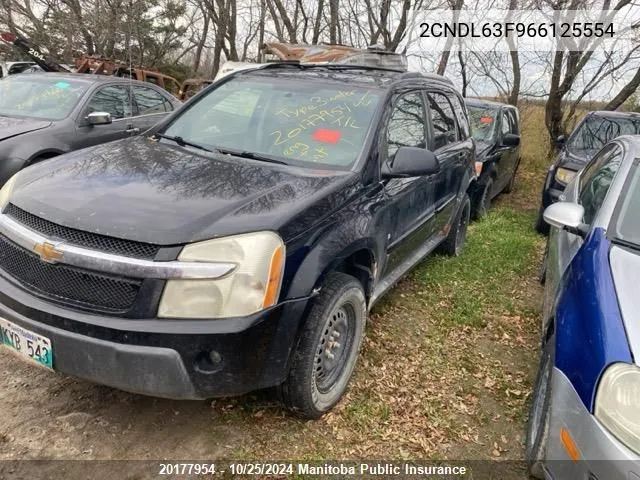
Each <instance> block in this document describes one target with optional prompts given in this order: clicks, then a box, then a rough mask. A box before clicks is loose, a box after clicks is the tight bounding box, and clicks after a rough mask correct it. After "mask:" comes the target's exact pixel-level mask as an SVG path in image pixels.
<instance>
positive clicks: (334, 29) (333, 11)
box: [329, 0, 339, 44]
mask: <svg viewBox="0 0 640 480" xmlns="http://www.w3.org/2000/svg"><path fill="white" fill-rule="evenodd" d="M338 7H339V0H329V43H332V44H336V43H338Z"/></svg>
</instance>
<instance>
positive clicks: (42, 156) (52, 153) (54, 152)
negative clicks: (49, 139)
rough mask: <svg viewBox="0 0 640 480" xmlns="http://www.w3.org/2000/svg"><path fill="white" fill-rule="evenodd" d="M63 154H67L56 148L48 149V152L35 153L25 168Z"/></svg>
mask: <svg viewBox="0 0 640 480" xmlns="http://www.w3.org/2000/svg"><path fill="white" fill-rule="evenodd" d="M63 153H65V152H64V151H62V150H59V149H56V148H48V149H46V150H40V151H38V152H36V153H34V154H33V155H31V157H29V159H28V160H27V161H26V162H25V164H24V166H25V167H27V166H29V165H33V164H34V163H38V162H40V161H42V160H48V159H50V158H53V157H57V156H58V155H62V154H63Z"/></svg>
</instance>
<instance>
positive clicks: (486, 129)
mask: <svg viewBox="0 0 640 480" xmlns="http://www.w3.org/2000/svg"><path fill="white" fill-rule="evenodd" d="M467 111H468V112H469V121H470V122H471V136H472V137H473V138H475V139H476V140H482V141H485V142H488V141H491V139H492V138H493V132H494V131H495V125H496V116H497V115H498V109H497V108H493V107H489V106H484V105H483V106H475V105H467Z"/></svg>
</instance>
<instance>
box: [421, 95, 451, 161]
mask: <svg viewBox="0 0 640 480" xmlns="http://www.w3.org/2000/svg"><path fill="white" fill-rule="evenodd" d="M427 99H428V101H429V110H430V112H431V123H432V124H433V133H434V142H433V143H434V145H433V147H434V149H435V150H437V149H439V148H442V147H444V146H445V145H447V144H449V143H453V142H455V141H457V140H459V138H458V129H457V127H456V121H455V118H454V115H453V107H451V103H449V100H448V99H447V97H446V96H444V95H443V94H442V93H436V92H427Z"/></svg>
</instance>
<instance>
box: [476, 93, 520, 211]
mask: <svg viewBox="0 0 640 480" xmlns="http://www.w3.org/2000/svg"><path fill="white" fill-rule="evenodd" d="M465 102H466V104H467V111H468V112H469V120H470V122H471V134H472V136H473V139H474V140H475V145H476V163H475V169H476V174H477V176H478V179H477V182H476V184H475V186H474V188H473V189H472V190H471V191H470V192H469V193H470V197H471V216H472V218H473V219H478V218H481V217H483V216H484V215H486V213H487V211H488V210H489V207H490V205H491V200H493V198H494V197H496V196H497V195H498V194H500V193H502V192H504V193H509V192H511V190H512V189H513V185H514V182H515V177H516V172H517V170H518V165H519V164H520V114H519V112H518V109H517V108H516V107H514V106H513V105H508V104H504V103H497V102H492V101H488V100H480V99H472V98H467V99H466V100H465Z"/></svg>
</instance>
